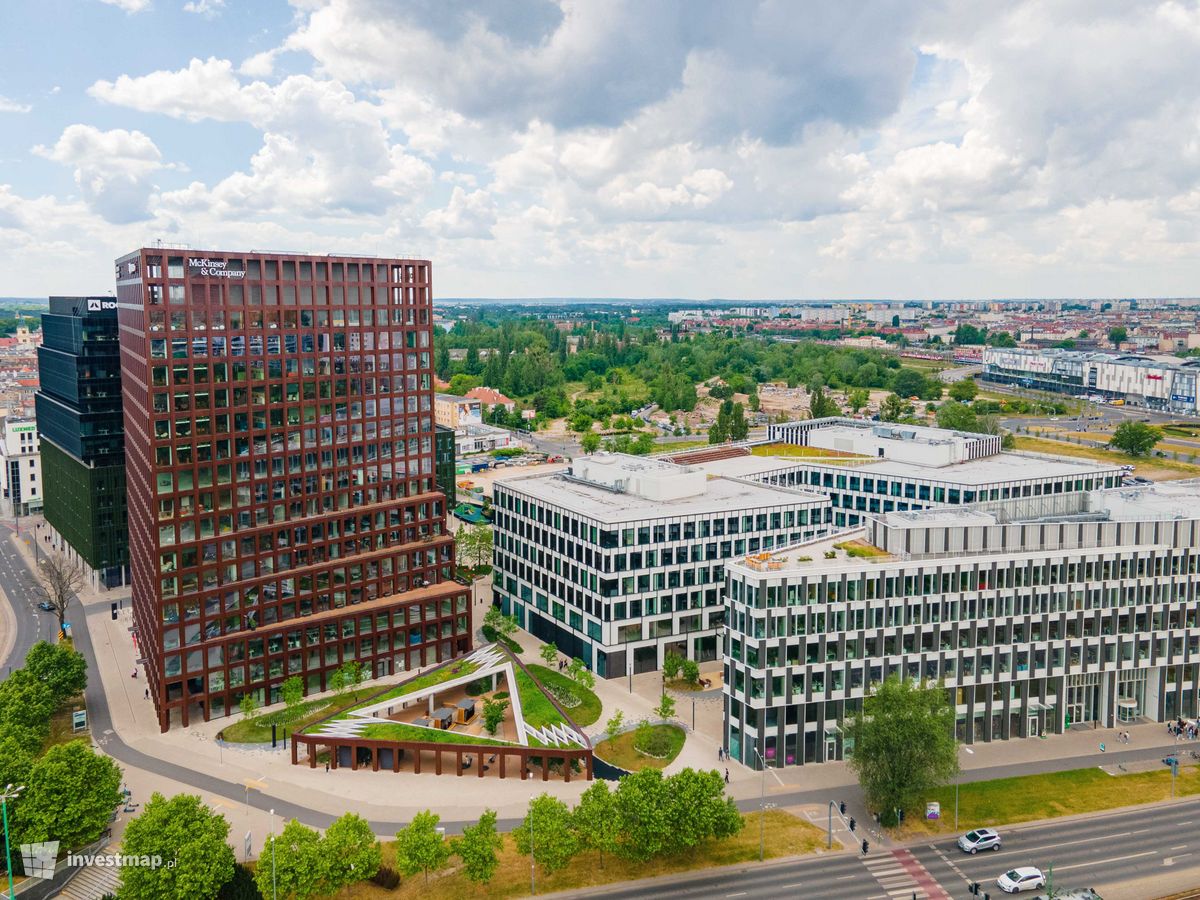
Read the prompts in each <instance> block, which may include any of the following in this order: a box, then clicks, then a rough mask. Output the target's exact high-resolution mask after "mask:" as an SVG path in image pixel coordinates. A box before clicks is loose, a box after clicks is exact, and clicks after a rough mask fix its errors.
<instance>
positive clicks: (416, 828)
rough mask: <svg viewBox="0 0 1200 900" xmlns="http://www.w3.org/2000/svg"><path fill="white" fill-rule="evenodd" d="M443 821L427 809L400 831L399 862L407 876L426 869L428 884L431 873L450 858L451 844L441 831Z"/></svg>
mask: <svg viewBox="0 0 1200 900" xmlns="http://www.w3.org/2000/svg"><path fill="white" fill-rule="evenodd" d="M440 821H441V817H440V816H439V815H438V814H437V813H433V812H429V811H428V810H426V811H425V812H419V813H417V814H416V815H415V816H413V820H412V821H411V822H409V823H408V825H406V826H405V827H403V828H401V829H400V830H399V831H397V832H396V864H397V865H398V866H400V871H401V872H403V873H404V874H405V875H416V874H417V873H418V872H424V873H425V883H426V884H429V873H430V872H436V871H437V870H438V869H440V868H442V867H443V866H444V865H446V862H447V861H448V860H449V859H450V845H449V844H448V843H447V842H446V839H445V838H443V837H442V835H440V834H438V830H437V824H438V822H440Z"/></svg>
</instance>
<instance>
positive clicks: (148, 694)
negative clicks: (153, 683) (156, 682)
mask: <svg viewBox="0 0 1200 900" xmlns="http://www.w3.org/2000/svg"><path fill="white" fill-rule="evenodd" d="M146 699H147V700H149V699H150V688H146Z"/></svg>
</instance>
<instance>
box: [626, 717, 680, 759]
mask: <svg viewBox="0 0 1200 900" xmlns="http://www.w3.org/2000/svg"><path fill="white" fill-rule="evenodd" d="M633 747H634V749H635V750H637V751H638V752H639V753H644V754H646V755H647V756H653V757H654V758H655V759H664V758H665V757H666V756H667V755H668V754H669V753H670V752H671V736H670V734H669V733H668V731H667V729H666V728H655V727H654V726H653V725H651V724H650V723H649V722H646V721H643V722H641V723H640V724H639V725H638V727H637V733H636V734H635V736H634V738H633Z"/></svg>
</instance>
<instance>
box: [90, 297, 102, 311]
mask: <svg viewBox="0 0 1200 900" xmlns="http://www.w3.org/2000/svg"><path fill="white" fill-rule="evenodd" d="M99 309H100V301H99V300H98V299H96V298H93V297H88V312H96V311H98V310H99Z"/></svg>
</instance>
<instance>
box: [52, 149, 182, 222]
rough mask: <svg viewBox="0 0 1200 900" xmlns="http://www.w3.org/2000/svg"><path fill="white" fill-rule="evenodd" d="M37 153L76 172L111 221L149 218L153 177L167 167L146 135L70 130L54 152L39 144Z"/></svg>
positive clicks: (90, 197)
mask: <svg viewBox="0 0 1200 900" xmlns="http://www.w3.org/2000/svg"><path fill="white" fill-rule="evenodd" d="M33 152H34V153H35V154H37V155H38V156H42V157H45V158H46V159H50V160H54V161H55V162H59V163H62V164H63V165H67V166H71V167H73V168H74V170H75V183H76V184H77V185H78V186H79V191H80V194H81V195H82V196H83V198H84V200H85V201H86V202H87V204H88V206H89V207H90V208H91V209H92V210H94V211H95V212H96V213H98V214H99V215H100V216H102V217H103V218H104V219H105V220H106V221H108V222H112V223H114V224H125V223H127V222H136V221H140V220H142V219H146V218H149V211H148V202H149V199H150V194H151V193H152V191H153V184H152V182H151V177H152V175H153V173H155V172H157V171H158V170H159V169H162V168H163V167H164V166H163V161H162V153H160V152H159V149H158V147H156V146H155V144H154V141H152V140H150V138H149V137H147V136H146V135H145V134H143V133H142V132H140V131H125V130H124V129H122V128H114V129H112V130H111V131H100V130H99V129H97V128H93V127H92V126H91V125H69V126H67V128H66V129H64V130H63V133H62V135H60V136H59V139H58V141H57V143H55V144H54V146H53V147H45V146H43V145H40V144H39V145H38V146H36V147H34V148H33Z"/></svg>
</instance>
